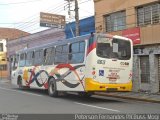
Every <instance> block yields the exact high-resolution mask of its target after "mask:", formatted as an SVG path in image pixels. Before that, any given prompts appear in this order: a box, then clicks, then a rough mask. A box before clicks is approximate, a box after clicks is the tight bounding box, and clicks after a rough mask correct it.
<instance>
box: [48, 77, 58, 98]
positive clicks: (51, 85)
mask: <svg viewBox="0 0 160 120" xmlns="http://www.w3.org/2000/svg"><path fill="white" fill-rule="evenodd" d="M48 94H49V96H51V97H58V91H57V86H56V81H55V79H54V78H51V79H50V80H49V82H48Z"/></svg>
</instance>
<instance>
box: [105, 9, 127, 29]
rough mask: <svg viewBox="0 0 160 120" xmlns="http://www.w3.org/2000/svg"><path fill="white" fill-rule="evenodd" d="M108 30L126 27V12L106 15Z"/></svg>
mask: <svg viewBox="0 0 160 120" xmlns="http://www.w3.org/2000/svg"><path fill="white" fill-rule="evenodd" d="M105 23H106V32H112V31H118V30H123V29H125V28H126V12H125V11H121V12H116V13H112V14H109V15H107V16H105Z"/></svg>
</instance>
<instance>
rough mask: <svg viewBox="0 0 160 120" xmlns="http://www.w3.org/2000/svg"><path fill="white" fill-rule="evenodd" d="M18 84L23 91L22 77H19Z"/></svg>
mask: <svg viewBox="0 0 160 120" xmlns="http://www.w3.org/2000/svg"><path fill="white" fill-rule="evenodd" d="M17 83H18V88H19V89H23V85H22V77H21V76H19V77H18V82H17Z"/></svg>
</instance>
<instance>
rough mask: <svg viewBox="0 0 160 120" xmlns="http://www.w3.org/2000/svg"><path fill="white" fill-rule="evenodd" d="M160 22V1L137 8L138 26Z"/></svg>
mask: <svg viewBox="0 0 160 120" xmlns="http://www.w3.org/2000/svg"><path fill="white" fill-rule="evenodd" d="M155 23H160V3H154V4H150V5H146V6H142V7H138V8H137V24H138V26H143V25H148V24H155Z"/></svg>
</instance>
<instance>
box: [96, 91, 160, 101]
mask: <svg viewBox="0 0 160 120" xmlns="http://www.w3.org/2000/svg"><path fill="white" fill-rule="evenodd" d="M95 94H96V95H100V96H108V97H116V98H123V99H132V100H138V101H146V102H155V103H160V93H155V94H152V93H142V92H108V93H105V92H96V93H95Z"/></svg>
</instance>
